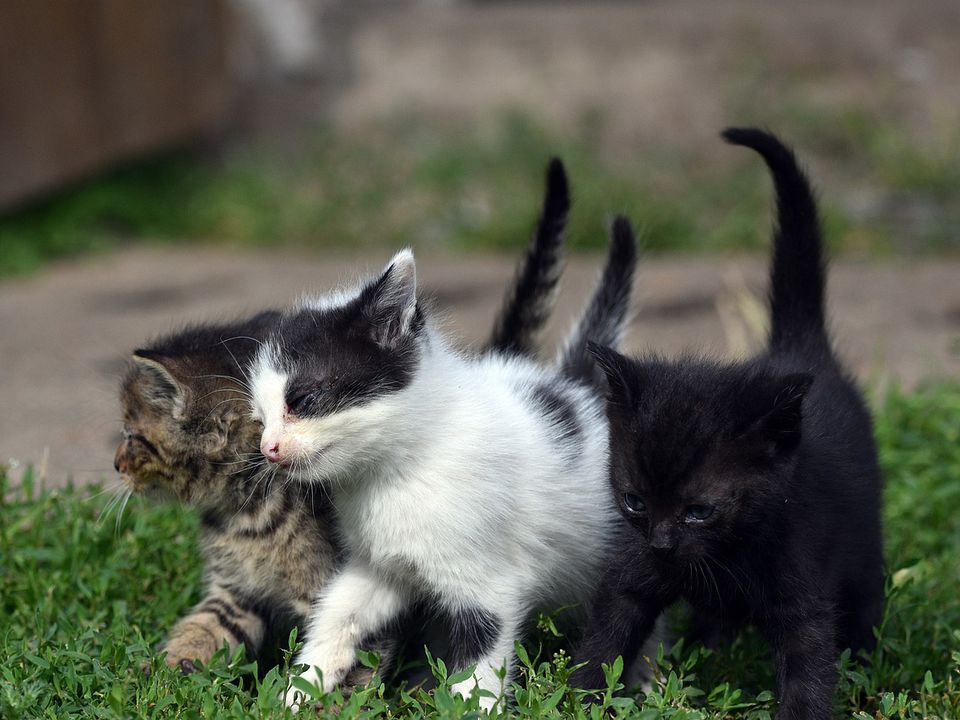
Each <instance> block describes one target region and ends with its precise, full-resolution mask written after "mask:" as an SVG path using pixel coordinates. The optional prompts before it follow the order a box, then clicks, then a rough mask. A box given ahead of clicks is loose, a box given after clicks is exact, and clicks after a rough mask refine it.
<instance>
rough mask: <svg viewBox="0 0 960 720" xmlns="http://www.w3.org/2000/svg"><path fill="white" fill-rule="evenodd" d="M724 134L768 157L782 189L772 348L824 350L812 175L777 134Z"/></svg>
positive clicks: (774, 264) (773, 287)
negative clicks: (810, 175) (807, 172)
mask: <svg viewBox="0 0 960 720" xmlns="http://www.w3.org/2000/svg"><path fill="white" fill-rule="evenodd" d="M723 138H724V139H725V140H726V141H727V142H729V143H732V144H734V145H743V146H745V147H748V148H750V149H752V150H755V151H756V152H757V153H759V154H760V155H761V157H763V159H764V161H765V162H766V163H767V167H768V168H769V169H770V174H771V175H772V176H773V183H774V187H775V188H776V193H777V221H776V229H775V231H774V240H773V260H772V263H771V266H770V350H771V352H780V351H796V352H804V351H806V352H812V353H816V354H818V355H819V354H821V353H822V352H823V351H824V350H829V339H828V335H827V329H826V320H825V313H824V289H825V285H826V280H825V263H824V258H823V249H822V239H821V230H820V221H819V218H818V215H817V201H816V198H815V197H814V194H813V190H812V189H811V187H810V181H809V180H807V176H806V175H805V174H804V172H803V170H802V169H801V168H800V166H799V164H798V163H797V159H796V157H795V156H794V154H793V152H791V151H790V149H789V148H787V147H786V146H785V145H784V144H783V143H782V142H780V140H778V139H777V138H776V136H774V135H772V134H771V133H768V132H765V131H763V130H757V129H755V128H728V129H727V130H724V131H723Z"/></svg>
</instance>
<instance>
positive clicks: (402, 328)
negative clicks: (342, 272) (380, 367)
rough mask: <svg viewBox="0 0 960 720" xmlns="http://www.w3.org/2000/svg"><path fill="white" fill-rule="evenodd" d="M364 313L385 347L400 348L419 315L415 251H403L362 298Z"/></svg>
mask: <svg viewBox="0 0 960 720" xmlns="http://www.w3.org/2000/svg"><path fill="white" fill-rule="evenodd" d="M362 308H363V315H364V318H365V319H366V320H367V322H369V323H370V327H371V330H372V334H373V339H374V340H375V341H376V343H377V344H378V345H380V346H382V347H388V348H390V347H396V345H397V344H398V343H399V342H400V341H401V340H402V339H403V338H404V337H405V336H406V335H408V334H409V333H410V332H411V331H412V330H413V327H414V320H415V318H416V317H417V265H416V262H415V261H414V259H413V251H412V250H410V249H406V250H401V251H400V252H398V253H397V254H396V255H394V256H393V259H392V260H391V261H390V263H389V264H388V265H387V268H386V269H385V270H384V271H383V275H381V276H380V277H379V278H378V279H377V280H376V281H374V282H373V283H372V284H371V285H369V286H367V288H366V289H365V290H364V293H363V297H362Z"/></svg>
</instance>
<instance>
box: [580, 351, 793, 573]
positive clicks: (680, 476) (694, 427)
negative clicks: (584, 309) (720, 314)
mask: <svg viewBox="0 0 960 720" xmlns="http://www.w3.org/2000/svg"><path fill="white" fill-rule="evenodd" d="M591 352H593V354H594V356H595V357H596V358H597V360H598V363H599V365H600V367H601V368H602V369H603V371H604V373H605V375H606V377H607V380H608V383H609V395H608V401H607V414H608V417H609V421H610V441H611V483H612V486H613V491H614V494H615V499H616V502H617V504H618V505H619V507H620V510H621V512H622V513H623V514H624V515H625V516H626V517H627V519H628V520H629V521H630V522H631V523H632V524H633V526H634V527H635V528H637V530H638V531H639V532H640V533H641V534H642V536H643V537H644V538H645V543H646V546H647V547H648V548H649V550H650V552H651V553H652V554H653V555H654V556H655V557H656V558H657V559H659V560H661V561H664V562H665V563H674V564H677V563H678V564H687V563H696V562H698V561H699V560H701V559H707V558H709V557H711V556H715V555H716V554H718V553H722V552H724V551H726V550H728V549H729V548H730V546H731V544H736V543H738V542H741V541H742V540H743V539H744V538H745V537H746V535H745V533H749V532H750V529H751V528H752V527H756V525H757V524H758V523H759V522H761V521H762V520H764V519H766V518H769V517H770V512H769V510H770V508H771V507H772V506H775V505H776V503H781V504H782V502H783V497H784V491H785V487H786V482H787V479H788V477H789V474H790V473H791V471H792V468H793V467H795V463H796V450H797V447H798V445H799V442H800V432H801V418H802V412H801V411H802V403H803V398H804V395H805V393H806V391H807V389H808V388H809V386H810V383H811V377H810V376H809V375H805V374H783V375H777V374H773V373H771V372H770V371H765V370H762V369H760V368H759V367H753V366H751V365H749V364H736V365H730V364H728V365H724V364H719V363H711V362H707V361H700V360H693V359H686V360H678V361H672V362H667V361H663V360H633V359H630V358H627V357H624V356H623V355H620V354H619V353H617V352H615V351H613V350H610V349H609V348H602V347H599V346H596V345H592V346H591Z"/></svg>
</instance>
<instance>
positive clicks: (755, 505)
mask: <svg viewBox="0 0 960 720" xmlns="http://www.w3.org/2000/svg"><path fill="white" fill-rule="evenodd" d="M724 137H725V138H726V139H727V140H728V141H729V142H731V143H734V144H738V145H744V146H746V147H749V148H752V149H753V150H755V151H756V152H758V153H759V154H760V155H761V156H762V157H763V159H764V160H765V161H766V163H767V165H768V166H769V169H770V171H771V173H772V175H773V179H774V182H775V185H776V191H777V205H778V230H777V232H776V236H775V240H774V250H773V262H772V269H771V291H770V305H771V331H770V338H769V345H768V348H767V350H766V351H765V352H764V353H763V354H761V355H760V356H759V357H756V358H753V359H752V360H749V361H746V362H738V363H720V362H712V361H708V360H704V359H700V358H685V359H681V360H676V361H671V362H667V361H663V360H661V359H658V358H640V359H629V358H626V357H624V356H622V355H620V354H618V353H617V352H615V351H613V350H611V349H608V348H600V347H597V348H594V350H595V353H596V356H597V358H598V361H599V364H600V366H601V367H602V368H603V370H604V372H605V373H606V375H607V378H608V380H609V383H610V388H611V390H610V396H609V400H608V405H607V413H608V417H609V419H610V433H611V434H610V438H611V439H610V443H611V448H612V458H611V484H612V488H613V493H614V497H615V501H616V504H617V506H618V507H619V509H620V512H621V513H622V514H623V516H624V517H626V518H627V520H628V521H629V523H630V526H629V531H628V532H626V533H625V534H624V535H623V537H622V539H621V543H620V544H619V546H618V548H617V551H616V553H615V554H614V555H613V557H612V558H611V560H610V563H609V568H608V570H607V573H606V579H605V581H604V584H603V587H602V589H601V590H600V592H598V593H597V595H596V598H595V601H594V603H593V606H592V609H591V619H590V623H589V627H588V629H587V632H586V633H585V636H584V639H583V642H582V647H581V648H580V650H579V653H577V655H576V657H577V661H578V662H581V661H587V662H588V664H587V665H586V666H585V667H583V668H582V669H580V670H579V671H578V672H577V673H576V674H575V676H574V678H573V680H574V682H575V683H576V684H578V685H579V686H581V687H586V688H598V687H601V686H602V684H603V675H602V672H601V668H600V664H601V662H610V661H612V660H613V659H614V658H615V657H616V656H617V655H622V656H623V657H624V658H629V657H632V656H633V654H634V650H635V648H636V647H638V646H639V645H640V644H641V643H642V642H643V641H644V639H645V638H646V636H647V635H648V633H649V632H650V630H651V628H652V627H653V623H654V620H655V619H656V618H657V616H658V615H659V614H660V613H661V612H662V611H663V610H664V608H665V607H667V606H668V605H669V604H671V603H673V602H674V601H675V600H677V599H680V598H682V599H685V600H686V601H688V602H689V603H690V605H691V606H692V608H693V610H694V617H695V627H697V628H700V629H708V630H709V631H710V632H713V633H720V634H727V633H729V632H730V631H733V630H736V629H737V628H739V627H740V626H741V625H743V624H745V623H753V624H756V625H757V626H758V627H759V629H760V630H761V632H762V633H763V635H764V636H765V637H766V639H767V640H768V641H769V642H770V644H771V645H772V646H773V649H774V653H775V660H776V671H777V673H776V675H777V686H778V693H779V700H780V712H779V715H778V717H780V718H828V717H830V715H831V712H832V710H831V709H832V699H833V688H834V685H835V682H836V675H837V672H836V668H835V662H836V659H837V654H838V648H847V647H849V648H852V649H853V650H854V651H857V650H859V649H861V648H865V649H870V648H872V647H873V646H874V643H875V639H874V635H873V628H874V627H875V626H876V625H878V623H879V621H880V618H881V612H882V605H883V556H882V543H881V526H880V487H881V481H880V473H879V470H878V465H877V453H876V449H875V446H874V441H873V435H872V430H871V420H870V415H869V413H868V411H867V409H866V407H865V406H864V403H863V400H862V399H861V396H860V394H859V392H858V391H857V388H856V386H855V385H854V383H853V382H852V381H851V380H850V379H849V377H848V376H847V374H846V372H845V371H844V369H843V368H842V366H841V365H840V363H839V361H838V360H837V358H836V357H835V355H834V352H833V350H832V348H831V344H830V340H829V337H828V334H827V331H826V327H825V320H824V285H825V273H824V263H823V260H822V258H821V239H820V227H819V223H818V220H817V209H816V204H815V200H814V197H813V193H812V191H811V189H810V187H809V184H808V181H807V179H806V177H805V176H804V174H803V172H802V170H801V169H800V168H799V167H798V165H797V162H796V160H795V158H794V156H793V154H792V153H791V152H790V151H789V150H788V149H787V148H785V147H784V146H783V145H782V144H781V143H780V142H779V141H778V140H777V139H776V138H775V137H774V136H772V135H770V134H767V133H765V132H762V131H759V130H738V129H731V130H728V131H726V132H725V133H724Z"/></svg>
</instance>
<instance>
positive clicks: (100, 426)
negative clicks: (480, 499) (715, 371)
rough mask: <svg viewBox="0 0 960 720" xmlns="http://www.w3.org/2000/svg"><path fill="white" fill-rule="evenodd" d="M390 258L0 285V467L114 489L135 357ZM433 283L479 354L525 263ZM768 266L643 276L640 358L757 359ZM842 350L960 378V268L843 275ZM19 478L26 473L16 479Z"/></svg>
mask: <svg viewBox="0 0 960 720" xmlns="http://www.w3.org/2000/svg"><path fill="white" fill-rule="evenodd" d="M388 258H389V253H388V252H386V251H384V252H368V253H366V254H365V255H364V256H362V257H357V256H352V257H336V258H333V257H331V258H327V259H324V260H321V259H305V258H303V257H299V256H290V255H287V256H283V255H278V254H276V253H273V254H269V255H267V254H239V253H231V252H228V251H223V250H219V251H218V250H210V249H206V250H189V251H188V250H152V249H136V250H131V251H127V252H122V253H119V254H115V255H109V256H105V257H100V258H93V259H87V260H83V261H79V262H75V263H66V264H62V265H58V266H55V267H53V268H51V269H49V270H47V271H45V272H43V273H41V274H38V275H36V276H34V277H31V278H28V279H23V280H13V281H6V282H4V283H0V328H2V332H0V408H2V412H0V462H4V463H10V464H12V465H15V466H17V467H19V468H23V467H24V466H25V465H26V464H27V463H34V464H41V465H42V466H43V470H42V472H43V473H44V474H45V475H46V477H47V482H48V484H60V483H63V482H64V481H65V480H66V478H67V476H68V475H69V476H72V477H73V478H74V479H75V480H77V481H78V482H86V481H96V480H100V479H101V478H110V477H111V476H112V474H113V468H112V459H113V449H114V446H115V443H116V441H117V438H118V434H119V428H120V425H119V421H118V405H117V389H116V386H117V380H118V377H119V374H120V373H121V371H122V368H123V365H124V362H125V358H126V356H127V354H128V353H129V352H130V350H132V349H133V348H134V347H136V346H137V345H138V344H140V343H142V342H143V341H144V340H146V339H147V338H149V337H151V336H152V335H156V334H158V333H162V332H164V331H167V330H170V329H173V328H176V327H178V326H179V325H180V324H182V323H183V322H184V321H186V320H201V319H211V318H225V317H230V316H235V315H242V314H244V313H249V312H251V311H255V310H258V309H261V308H263V307H267V306H278V305H283V304H284V303H286V302H288V301H290V300H291V299H293V298H295V297H297V296H298V295H299V294H301V293H303V292H308V291H317V290H323V289H326V288H329V287H330V286H331V285H332V284H334V283H337V282H339V281H349V280H352V279H354V278H356V277H358V275H359V274H360V273H361V272H362V271H363V270H364V269H368V270H371V271H374V270H377V269H379V268H381V267H382V266H383V264H384V263H385V262H386V261H387V260H388ZM418 260H419V270H420V273H421V286H422V287H424V288H426V289H427V290H428V291H429V292H432V293H433V294H434V295H435V296H436V297H437V299H438V300H439V304H440V306H441V307H442V308H445V309H447V310H448V313H447V314H448V323H447V324H448V327H449V328H450V329H451V330H452V331H454V332H456V333H458V334H459V335H460V336H461V337H462V338H463V339H464V340H465V341H466V342H478V341H482V340H483V338H484V337H485V335H486V332H487V330H488V328H489V327H490V323H491V319H492V317H493V313H494V311H495V309H496V307H497V306H498V303H499V301H500V298H501V295H502V292H503V288H504V286H505V284H506V283H507V280H508V278H509V277H510V275H511V273H512V268H513V263H514V260H515V258H514V257H504V256H489V255H467V256H464V255H460V256H456V257H454V256H450V255H437V254H434V253H431V252H428V251H421V252H420V254H419V256H418ZM600 263H601V258H600V257H599V256H596V257H591V256H578V257H574V258H572V259H571V260H570V261H569V263H568V266H567V270H566V272H565V275H564V279H563V286H562V288H561V295H560V298H559V303H558V308H557V312H556V314H555V317H554V322H553V323H552V324H551V328H550V333H549V334H548V337H547V338H546V344H547V345H548V346H549V347H550V348H551V349H552V347H553V345H554V343H556V341H557V339H558V338H559V337H561V336H562V335H563V332H564V329H565V328H566V327H567V326H568V324H569V322H570V319H571V317H572V316H573V314H574V312H575V311H576V310H577V309H578V308H579V307H580V306H581V304H582V302H583V301H584V298H585V297H586V295H587V293H588V292H589V289H590V287H591V286H592V283H593V280H594V277H595V274H596V272H597V268H598V267H599V265H600ZM764 263H765V261H764V259H763V258H710V257H694V258H668V259H650V260H645V261H643V262H642V264H641V269H640V272H639V275H638V278H637V286H638V290H639V293H638V294H639V298H638V303H637V310H638V313H637V318H636V321H635V322H634V323H633V325H632V327H631V331H630V334H629V337H628V341H627V346H628V347H629V348H630V349H633V350H642V349H647V348H649V349H656V350H659V351H662V352H665V353H668V354H670V353H676V352H679V351H681V350H683V349H698V350H705V351H709V352H714V353H729V352H730V351H731V349H732V350H734V351H736V350H740V351H743V350H746V349H747V348H748V347H749V344H750V339H751V337H755V336H756V333H757V330H758V328H759V324H760V323H761V322H762V317H763V311H762V305H761V304H760V302H759V300H760V298H762V296H763V293H764V291H765V279H764ZM830 310H831V315H832V317H833V318H834V323H833V327H834V331H835V336H836V337H837V339H838V340H837V344H838V346H839V347H840V350H841V352H842V354H843V356H844V357H845V358H846V359H847V361H848V363H849V364H850V366H851V367H852V368H853V369H854V370H855V371H856V373H857V374H858V375H859V376H860V377H861V378H862V379H864V380H865V381H868V382H877V381H886V380H889V379H891V378H898V379H900V380H901V381H903V382H905V383H915V382H916V381H918V380H919V379H921V378H924V377H927V376H931V375H939V376H943V375H950V376H952V377H960V261H957V260H952V261H951V260H943V259H934V260H924V261H916V262H913V261H906V260H897V261H892V262H876V263H851V262H843V263H838V264H837V265H836V266H835V267H834V269H833V274H832V276H831V301H830ZM13 475H14V477H15V478H16V477H18V476H19V471H18V470H14V472H13Z"/></svg>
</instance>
